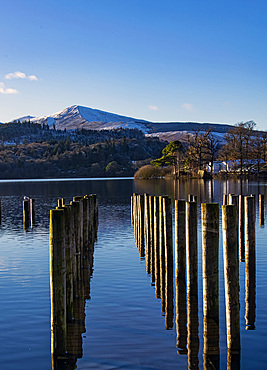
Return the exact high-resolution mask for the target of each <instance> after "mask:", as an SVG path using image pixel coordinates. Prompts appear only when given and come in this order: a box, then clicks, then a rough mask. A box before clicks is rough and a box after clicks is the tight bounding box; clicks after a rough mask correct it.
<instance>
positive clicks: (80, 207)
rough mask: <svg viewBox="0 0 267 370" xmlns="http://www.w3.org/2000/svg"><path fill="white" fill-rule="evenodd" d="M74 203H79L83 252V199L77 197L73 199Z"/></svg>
mask: <svg viewBox="0 0 267 370" xmlns="http://www.w3.org/2000/svg"><path fill="white" fill-rule="evenodd" d="M73 201H74V202H78V203H79V213H80V214H79V228H80V230H79V238H80V240H79V245H80V249H81V250H82V246H83V197H81V196H76V197H73Z"/></svg>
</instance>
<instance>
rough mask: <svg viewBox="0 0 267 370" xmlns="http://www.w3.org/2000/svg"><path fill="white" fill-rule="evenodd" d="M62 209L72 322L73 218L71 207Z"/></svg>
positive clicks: (68, 303) (67, 289)
mask: <svg viewBox="0 0 267 370" xmlns="http://www.w3.org/2000/svg"><path fill="white" fill-rule="evenodd" d="M61 209H63V211H64V219H65V260H66V310H67V321H68V322H69V321H71V320H72V318H73V297H74V291H73V277H74V272H73V244H72V233H73V230H72V228H73V222H72V216H71V206H70V205H64V206H63V207H62V208H61Z"/></svg>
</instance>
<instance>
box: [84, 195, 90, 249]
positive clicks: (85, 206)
mask: <svg viewBox="0 0 267 370" xmlns="http://www.w3.org/2000/svg"><path fill="white" fill-rule="evenodd" d="M88 210H89V199H88V197H87V196H84V197H83V244H84V249H85V250H86V249H87V248H88V243H89V236H88V229H89V228H88V223H89V219H88V213H89V212H88Z"/></svg>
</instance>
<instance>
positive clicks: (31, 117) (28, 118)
mask: <svg viewBox="0 0 267 370" xmlns="http://www.w3.org/2000/svg"><path fill="white" fill-rule="evenodd" d="M33 118H35V117H33V116H23V117H20V118H17V119H15V121H20V122H25V121H30V120H31V119H33Z"/></svg>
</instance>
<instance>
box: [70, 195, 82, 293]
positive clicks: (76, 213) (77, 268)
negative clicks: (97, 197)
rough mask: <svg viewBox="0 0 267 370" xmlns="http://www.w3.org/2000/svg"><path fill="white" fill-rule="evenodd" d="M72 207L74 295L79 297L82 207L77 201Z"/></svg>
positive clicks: (73, 202)
mask: <svg viewBox="0 0 267 370" xmlns="http://www.w3.org/2000/svg"><path fill="white" fill-rule="evenodd" d="M70 204H71V206H72V212H73V220H74V248H73V250H74V259H75V262H74V266H75V275H74V276H75V281H76V284H75V289H74V293H75V295H76V296H77V295H78V291H77V290H78V287H77V282H78V281H79V280H80V276H81V263H80V257H81V256H80V232H81V228H80V206H79V202H78V201H77V202H76V201H72V202H71V203H70Z"/></svg>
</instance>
